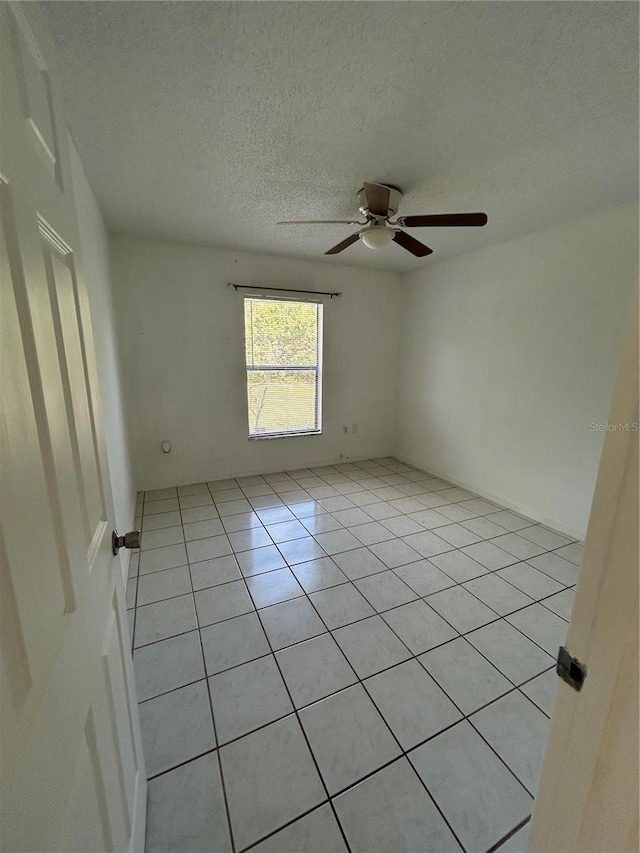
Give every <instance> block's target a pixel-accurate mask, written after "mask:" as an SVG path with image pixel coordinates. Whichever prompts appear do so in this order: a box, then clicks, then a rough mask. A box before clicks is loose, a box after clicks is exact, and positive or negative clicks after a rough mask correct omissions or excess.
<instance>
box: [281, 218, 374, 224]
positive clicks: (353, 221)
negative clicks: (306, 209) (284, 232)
mask: <svg viewBox="0 0 640 853" xmlns="http://www.w3.org/2000/svg"><path fill="white" fill-rule="evenodd" d="M366 224H367V223H366V222H359V221H358V220H357V219H287V220H285V221H284V222H276V225H366Z"/></svg>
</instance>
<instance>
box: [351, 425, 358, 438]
mask: <svg viewBox="0 0 640 853" xmlns="http://www.w3.org/2000/svg"><path fill="white" fill-rule="evenodd" d="M351 432H352V433H353V435H355V434H356V433H357V432H358V424H351Z"/></svg>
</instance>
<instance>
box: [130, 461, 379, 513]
mask: <svg viewBox="0 0 640 853" xmlns="http://www.w3.org/2000/svg"><path fill="white" fill-rule="evenodd" d="M393 455H394V454H393V453H392V452H391V451H387V452H384V453H383V452H380V453H375V454H374V453H369V454H367V455H365V456H341V457H339V458H338V459H336V458H335V457H333V458H331V459H326V460H320V461H319V462H307V463H306V465H297V466H295V467H291V468H289V469H288V470H290V471H294V470H299V469H302V468H324V467H325V466H327V465H343V464H344V463H346V462H364V461H365V460H367V459H385V458H387V457H391V456H393ZM283 470H285V469H283V467H282V466H279V467H277V468H269V469H266V470H265V469H264V468H262V469H252V468H250V469H248V470H247V469H244V470H242V471H236V472H235V473H233V472H232V473H225V474H220V473H219V472H218V473H217V474H216V475H215V476H212V477H202V478H201V479H199V480H197V481H194V480H184V481H183V482H179V483H169V485H167V484H165V485H163V486H148V487H147V488H146V489H141V490H140V491H155V490H156V489H166V488H172V487H173V486H188V485H189V484H190V483H193V482H200V483H212V482H214V481H215V480H231V479H234V478H235V477H256V476H264V475H265V474H267V475H268V474H279V473H280V472H281V471H283ZM134 501H135V498H134ZM134 509H135V503H134Z"/></svg>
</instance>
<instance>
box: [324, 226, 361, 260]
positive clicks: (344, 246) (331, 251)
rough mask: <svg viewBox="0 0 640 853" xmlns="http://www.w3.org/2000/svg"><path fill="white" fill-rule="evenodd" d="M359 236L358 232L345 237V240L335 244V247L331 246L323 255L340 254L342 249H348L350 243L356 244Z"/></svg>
mask: <svg viewBox="0 0 640 853" xmlns="http://www.w3.org/2000/svg"><path fill="white" fill-rule="evenodd" d="M359 236H360V232H359V231H358V232H356V233H355V234H351V236H349V237H347V238H346V240H343V241H342V242H341V243H337V244H336V245H335V246H332V247H331V248H330V249H329V250H328V251H326V252H325V255H337V254H338V252H342V251H343V250H344V249H348V248H349V246H350V245H351V244H352V243H355V242H357V240H358V237H359Z"/></svg>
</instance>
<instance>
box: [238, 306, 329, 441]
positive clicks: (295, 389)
mask: <svg viewBox="0 0 640 853" xmlns="http://www.w3.org/2000/svg"><path fill="white" fill-rule="evenodd" d="M244 334H245V348H246V362H247V402H248V410H249V411H248V414H249V437H250V438H266V437H273V436H282V435H309V434H310V433H319V432H321V430H322V417H321V408H322V304H321V303H317V302H296V301H294V300H292V299H270V298H267V297H264V298H262V297H260V298H257V299H256V298H253V297H248V296H247V297H245V299H244Z"/></svg>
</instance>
